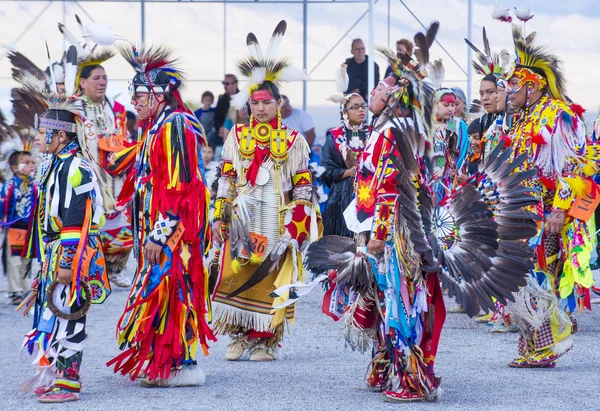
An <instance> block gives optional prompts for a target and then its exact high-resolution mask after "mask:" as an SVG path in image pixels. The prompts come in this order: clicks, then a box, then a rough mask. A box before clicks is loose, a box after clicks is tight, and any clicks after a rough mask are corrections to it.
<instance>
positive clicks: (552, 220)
mask: <svg viewBox="0 0 600 411" xmlns="http://www.w3.org/2000/svg"><path fill="white" fill-rule="evenodd" d="M565 218H566V214H565V212H564V211H552V212H551V213H550V216H549V217H548V220H546V231H547V232H549V233H550V234H559V233H560V232H561V231H562V229H563V227H564V225H565Z"/></svg>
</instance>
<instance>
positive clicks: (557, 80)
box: [505, 25, 567, 100]
mask: <svg viewBox="0 0 600 411" xmlns="http://www.w3.org/2000/svg"><path fill="white" fill-rule="evenodd" d="M513 41H514V43H515V53H516V59H515V62H514V64H513V67H512V70H510V72H509V73H508V74H507V75H506V76H505V78H506V79H507V80H510V79H511V78H513V77H517V78H519V85H521V86H524V85H525V84H526V83H528V82H533V83H535V84H537V85H538V87H540V88H547V89H548V93H549V95H550V96H551V97H552V98H556V99H560V100H567V96H566V93H565V78H564V75H563V69H562V62H561V61H560V60H559V59H558V58H557V57H556V56H555V55H553V54H550V53H549V52H548V51H547V49H546V47H545V46H540V45H536V44H534V42H535V36H532V35H529V36H527V38H523V31H522V29H521V28H520V27H519V26H516V25H513Z"/></svg>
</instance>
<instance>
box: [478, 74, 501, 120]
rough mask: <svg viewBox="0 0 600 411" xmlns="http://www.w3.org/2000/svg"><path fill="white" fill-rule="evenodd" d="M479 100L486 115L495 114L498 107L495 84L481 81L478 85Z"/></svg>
mask: <svg viewBox="0 0 600 411" xmlns="http://www.w3.org/2000/svg"><path fill="white" fill-rule="evenodd" d="M479 100H481V105H482V106H483V108H484V109H485V111H486V112H487V113H496V111H497V106H498V103H497V86H496V83H493V82H491V81H487V80H483V81H482V82H481V83H480V84H479Z"/></svg>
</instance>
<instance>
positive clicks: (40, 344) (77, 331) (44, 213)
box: [23, 141, 110, 393]
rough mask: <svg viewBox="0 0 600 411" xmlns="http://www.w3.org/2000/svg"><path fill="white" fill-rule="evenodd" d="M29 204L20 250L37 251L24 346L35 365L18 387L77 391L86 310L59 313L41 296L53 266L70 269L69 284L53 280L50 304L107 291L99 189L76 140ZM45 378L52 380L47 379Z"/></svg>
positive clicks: (66, 307) (68, 306)
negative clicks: (27, 227)
mask: <svg viewBox="0 0 600 411" xmlns="http://www.w3.org/2000/svg"><path fill="white" fill-rule="evenodd" d="M34 210H35V211H34V213H35V214H34V217H33V222H32V225H31V227H30V232H29V241H28V243H27V254H26V256H27V257H30V258H32V257H37V258H38V260H39V261H40V262H41V263H42V271H41V273H40V275H39V276H38V278H37V279H36V280H35V281H34V284H33V289H34V293H33V294H32V295H31V296H32V297H33V298H35V308H34V317H33V329H32V330H31V332H29V333H28V334H27V335H26V337H25V342H24V346H25V347H26V348H27V350H28V352H29V353H30V354H31V355H33V356H34V357H35V360H34V364H35V365H36V366H38V370H39V371H38V375H36V377H34V378H33V379H31V380H29V381H28V382H27V383H26V384H24V386H23V388H32V387H33V386H34V385H35V384H39V385H40V386H42V387H49V388H48V390H47V391H48V392H49V393H52V392H56V391H57V390H58V391H60V390H66V391H68V392H79V390H80V385H81V384H80V382H79V369H80V366H81V358H82V354H83V348H84V344H85V340H86V333H85V323H86V316H85V315H84V316H83V317H81V318H78V319H72V320H71V319H63V318H60V317H58V316H56V315H55V314H54V313H53V312H52V311H51V310H50V308H49V301H47V300H46V297H47V290H48V287H49V286H50V284H51V283H52V282H53V281H55V280H56V275H57V271H58V269H59V268H61V269H69V270H73V272H74V275H73V282H72V284H71V285H67V286H64V285H62V284H59V285H57V286H56V289H55V291H54V305H55V306H56V307H57V308H58V309H60V310H61V311H63V312H66V313H75V312H77V311H79V310H80V309H81V308H82V306H83V299H88V298H89V299H91V303H92V304H100V303H103V302H104V301H105V300H106V297H108V295H109V294H110V283H109V281H108V276H107V273H106V269H105V263H104V254H103V253H102V247H101V245H100V233H99V230H98V226H99V224H101V221H102V220H103V217H104V213H103V211H104V209H103V207H102V196H101V190H100V188H99V186H98V181H97V179H96V177H95V175H94V172H93V170H92V167H91V166H90V164H89V163H88V161H87V160H85V159H84V158H83V157H82V156H81V148H80V147H79V144H78V142H77V141H72V142H71V143H69V145H68V146H67V147H65V148H64V149H63V150H62V151H61V152H60V154H58V155H57V156H56V157H55V158H54V159H53V161H52V165H51V167H50V168H49V170H48V171H47V173H46V174H45V175H43V180H41V182H40V190H39V197H38V199H37V203H36V206H35V209H34ZM44 250H45V251H44ZM82 282H86V283H87V285H88V286H89V289H90V292H91V295H85V296H84V295H82V288H81V283H82ZM33 301H34V300H31V301H30V302H28V303H27V304H29V303H32V302H33ZM26 311H27V310H26ZM48 379H49V380H54V382H53V383H52V384H51V385H50V384H48V381H47V380H48Z"/></svg>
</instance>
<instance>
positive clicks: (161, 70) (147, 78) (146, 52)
mask: <svg viewBox="0 0 600 411" xmlns="http://www.w3.org/2000/svg"><path fill="white" fill-rule="evenodd" d="M120 52H121V55H122V56H123V58H124V59H125V60H126V61H127V62H128V63H129V64H130V65H131V67H132V68H133V69H134V70H135V72H136V74H135V76H134V77H133V79H132V80H131V82H130V85H129V87H130V90H129V91H130V94H131V95H132V96H133V94H135V93H153V94H164V93H174V92H175V91H177V90H179V89H180V88H181V87H182V85H183V82H184V81H185V75H184V74H183V72H182V71H181V69H180V68H179V66H178V64H179V59H177V58H174V57H173V55H172V54H173V51H172V50H171V49H169V48H168V47H162V46H161V47H152V46H150V47H141V48H140V49H139V50H138V49H137V48H136V47H135V46H131V47H127V48H121V49H120Z"/></svg>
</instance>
